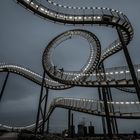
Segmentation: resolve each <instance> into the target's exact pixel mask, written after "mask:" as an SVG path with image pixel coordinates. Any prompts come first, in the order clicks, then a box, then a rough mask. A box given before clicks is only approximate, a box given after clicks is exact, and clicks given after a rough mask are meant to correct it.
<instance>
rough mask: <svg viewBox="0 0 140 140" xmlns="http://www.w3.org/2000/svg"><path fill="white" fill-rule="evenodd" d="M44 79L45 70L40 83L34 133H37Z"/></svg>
mask: <svg viewBox="0 0 140 140" xmlns="http://www.w3.org/2000/svg"><path fill="white" fill-rule="evenodd" d="M44 80H45V71H44V73H43V78H42V84H41V91H40V98H39V105H38V112H37V118H36V126H35V135H37V131H38V125H39V117H40V112H41V103H42V96H43V88H44Z"/></svg>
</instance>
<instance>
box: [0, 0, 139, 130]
mask: <svg viewBox="0 0 140 140" xmlns="http://www.w3.org/2000/svg"><path fill="white" fill-rule="evenodd" d="M17 2H18V3H19V4H20V5H22V6H24V7H26V8H27V9H29V10H30V11H32V12H33V13H35V14H36V15H39V16H41V17H43V18H45V19H49V20H51V21H53V22H58V23H63V24H72V25H76V24H78V25H79V24H82V25H93V24H97V25H100V26H107V27H111V28H116V29H117V31H118V35H119V38H118V39H116V40H115V41H113V42H112V43H111V44H110V45H109V47H108V48H106V49H105V50H102V51H101V45H100V41H99V39H98V38H97V37H96V35H94V34H93V33H91V32H89V31H86V30H81V29H75V30H69V31H66V32H64V33H62V34H60V35H58V36H57V37H55V38H54V39H53V40H52V41H51V42H50V43H49V44H48V45H47V47H46V49H45V51H44V53H43V57H42V63H43V67H44V70H45V72H46V73H47V75H48V76H49V77H50V78H48V77H44V83H43V86H44V87H46V88H49V89H54V90H64V89H68V88H72V87H73V86H82V87H99V88H100V87H116V88H117V89H119V90H123V91H125V92H130V93H136V92H137V91H138V90H137V88H138V87H137V88H136V90H135V89H134V87H135V85H136V84H137V85H138V84H139V83H138V81H136V80H134V78H135V77H134V76H132V71H133V72H134V73H136V74H134V75H135V76H136V77H137V78H138V79H140V76H139V75H140V74H139V73H140V66H139V65H135V66H134V69H132V68H130V67H127V66H122V67H115V68H108V69H104V68H103V61H104V60H105V59H107V58H108V57H109V56H111V55H113V54H115V53H117V52H118V51H120V50H122V49H123V50H124V51H125V52H126V51H127V48H126V46H127V45H128V44H129V43H130V41H131V40H132V38H133V28H132V26H131V23H130V22H129V20H128V18H127V17H126V16H125V15H124V14H123V13H122V12H119V11H117V10H114V9H109V8H101V7H71V6H65V5H60V4H57V3H55V2H53V1H42V2H40V1H39V0H17ZM75 37H81V38H84V39H86V40H87V41H88V43H89V45H90V56H89V59H88V61H87V63H86V64H85V65H84V66H83V67H82V68H81V70H80V71H64V70H63V69H62V70H60V69H57V67H56V66H55V65H54V63H53V62H52V58H51V57H52V53H53V50H54V49H55V48H56V47H57V46H58V45H59V44H60V43H62V42H63V41H65V40H67V39H71V38H75ZM126 53H127V52H126ZM0 72H11V73H16V74H18V75H21V76H23V77H25V78H27V79H29V80H31V81H33V82H35V83H37V84H39V85H41V84H42V78H43V77H42V76H41V75H39V74H37V73H35V72H33V71H31V70H29V69H26V68H23V67H21V66H17V65H13V64H5V63H1V64H0ZM128 87H129V88H128ZM137 94H138V93H137ZM103 106H104V104H103V101H101V100H100V101H94V100H87V99H72V98H57V99H54V101H53V102H52V103H51V105H50V108H49V111H48V113H47V115H46V116H45V120H44V121H47V119H48V118H49V116H50V115H51V113H52V112H53V110H54V109H55V107H62V108H67V109H71V110H76V111H80V112H84V113H89V114H93V115H98V116H103V117H104V116H106V112H105V110H104V109H103V108H102V107H103ZM107 106H108V111H109V116H110V117H112V118H125V119H140V102H139V101H136V102H133V101H132V102H113V101H107ZM112 107H113V108H114V109H113V111H112V109H111V108H112ZM125 107H127V108H129V109H128V112H127V111H126V110H125V109H124V108H125ZM41 123H42V120H40V121H39V124H40V125H41ZM1 127H4V128H7V129H32V128H34V127H35V124H31V125H29V126H24V127H10V126H7V125H2V124H1Z"/></svg>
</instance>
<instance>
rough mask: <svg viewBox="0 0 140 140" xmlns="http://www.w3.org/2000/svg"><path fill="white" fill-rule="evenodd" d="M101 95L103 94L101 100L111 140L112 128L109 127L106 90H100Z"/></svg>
mask: <svg viewBox="0 0 140 140" xmlns="http://www.w3.org/2000/svg"><path fill="white" fill-rule="evenodd" d="M102 94H103V100H104V108H105V114H106V123H107V129H108V135H109V137H110V138H112V127H111V121H110V115H109V110H108V104H107V97H106V89H105V88H104V87H103V88H102Z"/></svg>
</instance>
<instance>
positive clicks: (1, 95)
mask: <svg viewBox="0 0 140 140" xmlns="http://www.w3.org/2000/svg"><path fill="white" fill-rule="evenodd" d="M9 75H10V73H9V72H7V75H6V77H5V80H4V83H3V86H2V89H1V92H0V101H1V100H2V97H3V94H4V90H5V87H6V84H7V81H8V78H9Z"/></svg>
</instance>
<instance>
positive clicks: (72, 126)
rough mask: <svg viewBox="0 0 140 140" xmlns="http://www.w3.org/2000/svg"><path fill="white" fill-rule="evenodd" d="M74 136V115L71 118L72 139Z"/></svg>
mask: <svg viewBox="0 0 140 140" xmlns="http://www.w3.org/2000/svg"><path fill="white" fill-rule="evenodd" d="M73 136H74V125H73V113H72V116H71V138H73Z"/></svg>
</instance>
